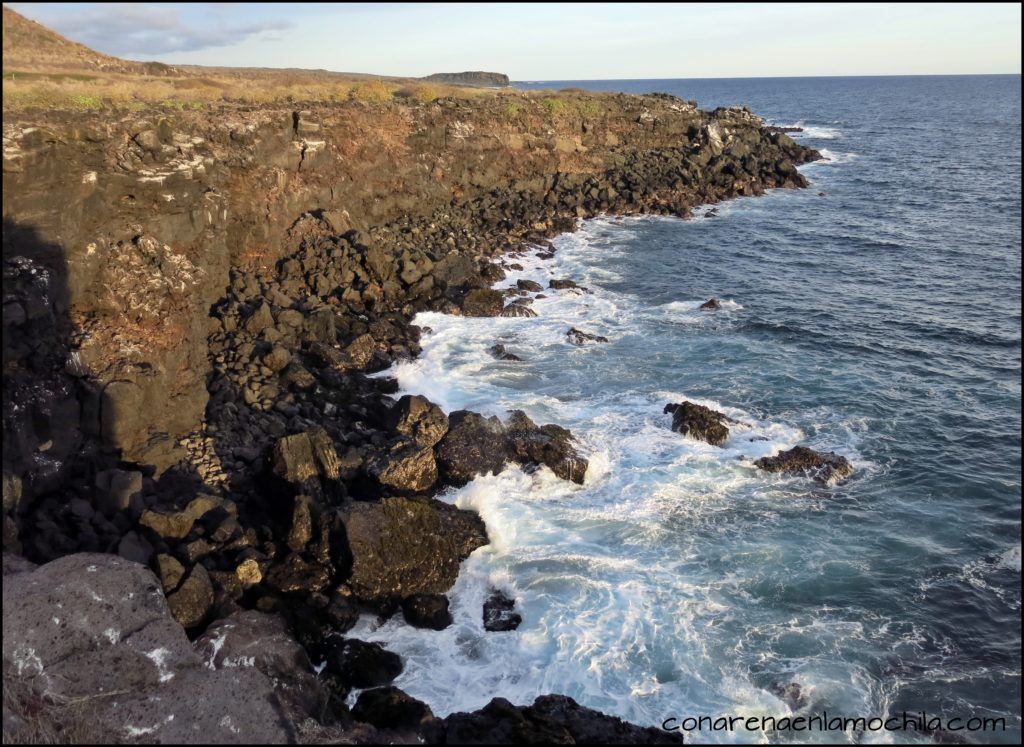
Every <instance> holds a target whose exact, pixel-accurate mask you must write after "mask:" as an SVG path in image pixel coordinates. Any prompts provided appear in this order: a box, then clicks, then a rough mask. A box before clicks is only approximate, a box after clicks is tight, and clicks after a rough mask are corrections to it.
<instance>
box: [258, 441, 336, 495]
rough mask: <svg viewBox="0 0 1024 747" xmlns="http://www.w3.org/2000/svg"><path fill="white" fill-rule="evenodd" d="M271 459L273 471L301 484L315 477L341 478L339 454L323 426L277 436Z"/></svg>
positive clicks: (284, 478) (279, 475)
mask: <svg viewBox="0 0 1024 747" xmlns="http://www.w3.org/2000/svg"><path fill="white" fill-rule="evenodd" d="M271 462H272V469H273V472H274V474H276V475H277V476H278V477H280V478H282V479H283V480H286V481H287V482H290V483H293V484H302V483H304V482H305V481H307V480H309V479H311V478H313V477H324V478H327V479H329V480H337V479H338V474H339V473H338V470H339V463H338V454H337V452H336V451H335V450H334V442H333V441H332V440H331V437H330V436H329V435H328V434H327V431H325V430H324V429H323V428H312V429H310V430H308V431H305V432H303V433H296V434H295V435H292V436H285V437H284V438H281V439H278V441H277V443H275V444H274V448H273V452H272V454H271Z"/></svg>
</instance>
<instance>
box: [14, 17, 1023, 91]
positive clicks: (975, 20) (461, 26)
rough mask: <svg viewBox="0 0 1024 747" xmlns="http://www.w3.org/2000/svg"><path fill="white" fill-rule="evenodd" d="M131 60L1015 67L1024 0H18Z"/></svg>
mask: <svg viewBox="0 0 1024 747" xmlns="http://www.w3.org/2000/svg"><path fill="white" fill-rule="evenodd" d="M9 5H10V7H12V8H14V9H16V10H17V11H19V12H20V13H23V14H24V15H26V16H28V17H29V18H33V19H35V20H38V21H40V22H42V23H44V24H46V25H48V26H50V27H52V28H54V29H56V30H57V31H59V32H60V33H62V34H64V35H65V36H67V37H69V38H71V39H74V40H75V41H79V42H82V43H83V44H87V45H89V46H91V47H93V48H94V49H98V50H99V51H101V52H106V53H108V54H114V55H118V56H121V57H127V58H129V59H136V60H159V61H162V62H172V63H173V62H177V63H192V64H199V65H231V66H258V67H301V68H325V69H328V70H337V71H344V72H365V73H377V74H383V75H397V76H421V75H427V74H429V73H432V72H443V71H458V70H492V71H498V72H504V73H507V74H508V75H509V76H510V77H511V78H512V79H513V80H571V79H609V78H717V77H752V76H785V75H901V74H902V75H911V74H955V73H1018V74H1019V73H1020V70H1021V63H1020V59H1021V31H1020V28H1021V26H1020V24H1021V6H1020V5H1019V4H1015V3H1014V4H1010V3H1005V4H984V5H982V4H888V5H874V4H863V3H844V4H820V5H807V4H780V3H765V4H737V3H727V4H694V5H688V4H680V5H664V4H635V3H634V4H615V3H610V4H597V3H595V4H565V5H559V4H544V5H541V4H473V5H469V4H465V5H464V4H445V3H430V4H416V3H347V4H322V3H304V4H296V5H278V4H260V3H251V4H244V3H198V4H185V3H77V4H72V3H10V4H9Z"/></svg>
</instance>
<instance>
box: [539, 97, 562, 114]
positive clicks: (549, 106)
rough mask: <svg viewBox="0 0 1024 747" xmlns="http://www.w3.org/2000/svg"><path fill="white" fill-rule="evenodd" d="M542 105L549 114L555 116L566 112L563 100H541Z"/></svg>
mask: <svg viewBox="0 0 1024 747" xmlns="http://www.w3.org/2000/svg"><path fill="white" fill-rule="evenodd" d="M540 105H541V106H543V107H544V109H545V111H547V113H548V114H551V115H552V116H554V115H555V114H558V113H559V112H562V111H565V102H564V101H562V100H561V99H555V98H546V99H541V101H540Z"/></svg>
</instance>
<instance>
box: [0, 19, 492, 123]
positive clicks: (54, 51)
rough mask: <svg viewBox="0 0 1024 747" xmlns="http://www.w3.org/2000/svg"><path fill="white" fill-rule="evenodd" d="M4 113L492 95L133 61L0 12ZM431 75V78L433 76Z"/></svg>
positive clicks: (366, 78)
mask: <svg viewBox="0 0 1024 747" xmlns="http://www.w3.org/2000/svg"><path fill="white" fill-rule="evenodd" d="M3 37H4V47H3V76H4V80H3V110H4V112H14V111H22V110H26V109H31V108H42V109H60V110H82V111H88V110H99V109H105V108H106V109H121V110H129V111H131V110H143V109H147V108H150V107H153V106H158V107H161V108H172V109H179V110H184V109H205V108H208V107H215V106H218V105H221V104H270V103H276V102H288V101H302V102H307V103H332V102H334V103H337V102H344V101H352V100H355V101H367V102H388V101H392V100H403V99H405V100H412V101H420V102H424V101H433V100H434V99H437V98H440V97H443V96H448V95H452V94H453V93H458V95H459V96H460V97H463V98H466V97H475V96H486V95H493V94H494V91H493V90H489V89H486V88H474V87H472V86H462V85H460V86H453V85H448V84H446V83H443V82H438V81H436V80H427V79H423V80H421V79H417V78H394V77H386V76H378V75H368V74H363V73H339V72H331V71H329V70H300V69H291V68H288V69H274V68H236V67H201V66H196V65H166V64H164V63H162V62H134V61H131V60H123V59H120V58H118V57H112V56H110V55H106V54H102V53H100V52H96V51H94V50H92V49H89V48H88V47H86V46H84V45H82V44H79V43H77V42H74V41H71V40H70V39H66V38H65V37H63V36H61V35H60V34H58V33H56V32H54V31H52V30H50V29H48V28H46V27H45V26H43V25H41V24H39V23H36V22H35V21H32V20H29V19H27V18H25V17H24V16H22V15H21V14H19V13H17V12H15V11H13V10H11V9H10V8H8V7H6V6H5V7H4V9H3ZM431 77H434V76H431Z"/></svg>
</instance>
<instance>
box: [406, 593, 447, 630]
mask: <svg viewBox="0 0 1024 747" xmlns="http://www.w3.org/2000/svg"><path fill="white" fill-rule="evenodd" d="M402 615H403V616H404V617H405V621H406V622H407V623H409V624H410V625H412V626H413V627H416V628H429V629H431V630H444V629H445V628H447V627H448V626H449V625H451V624H452V615H451V613H450V612H449V611H448V597H446V596H445V595H444V594H413V595H411V596H408V597H406V598H405V599H403V600H402Z"/></svg>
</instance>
